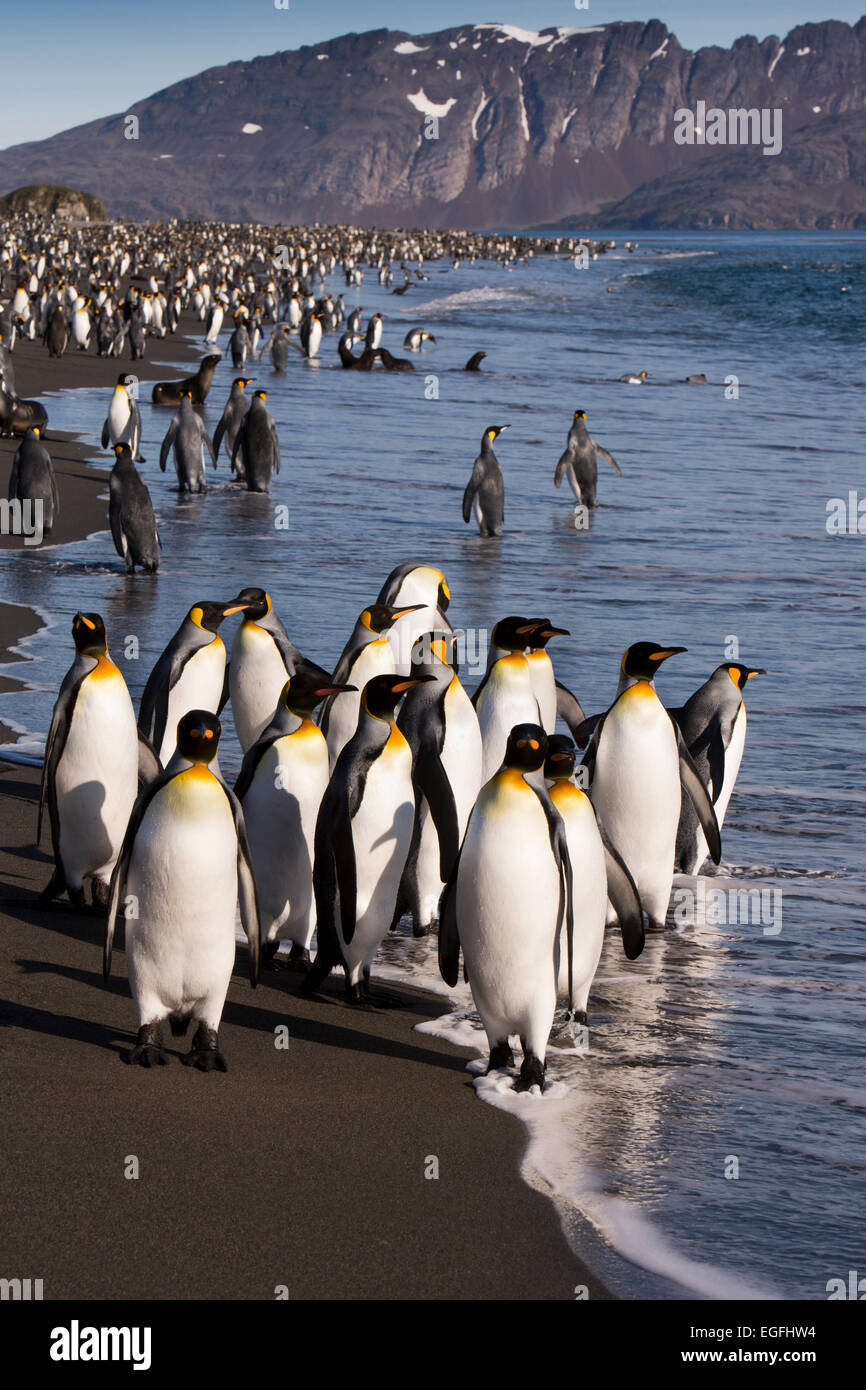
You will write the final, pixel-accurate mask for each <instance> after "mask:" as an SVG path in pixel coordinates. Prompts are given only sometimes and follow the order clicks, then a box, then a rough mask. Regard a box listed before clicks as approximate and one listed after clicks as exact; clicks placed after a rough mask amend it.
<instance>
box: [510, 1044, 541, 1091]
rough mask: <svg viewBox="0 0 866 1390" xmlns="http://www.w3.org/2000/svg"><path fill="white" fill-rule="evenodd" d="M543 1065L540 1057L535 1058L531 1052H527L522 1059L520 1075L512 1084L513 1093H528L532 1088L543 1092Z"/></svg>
mask: <svg viewBox="0 0 866 1390" xmlns="http://www.w3.org/2000/svg"><path fill="white" fill-rule="evenodd" d="M544 1072H545V1065H544V1062H542V1060H541V1058H540V1057H536V1056H534V1055H533V1053H531V1052H527V1053H526V1055H525V1056H524V1058H523V1066H522V1067H521V1068H520V1075H519V1076H518V1078H517V1080H516V1081H515V1083H514V1089H515V1091H529V1090H531V1089H532V1087H533V1086H537V1087H538V1088H539V1090H540V1091H543V1090H544Z"/></svg>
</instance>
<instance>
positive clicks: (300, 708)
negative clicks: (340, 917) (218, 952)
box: [235, 662, 346, 971]
mask: <svg viewBox="0 0 866 1390" xmlns="http://www.w3.org/2000/svg"><path fill="white" fill-rule="evenodd" d="M345 688H346V687H345V686H335V685H334V684H333V682H332V681H331V678H330V676H329V675H328V673H327V671H323V670H321V668H320V667H314V666H313V664H312V662H309V663H307V665H306V667H305V668H304V670H302V671H300V672H298V673H297V674H296V675H293V676H292V677H291V678H290V679H289V680H288V681H287V682H286V683H285V685H284V687H283V689H282V692H281V694H280V698H279V701H278V703H277V706H276V710H275V712H274V714H273V718H272V721H271V723H270V724H269V725H268V727H267V728H266V729H265V730H264V732H263V733H262V735H261V737H260V738H259V740H258V742H257V743H255V744H254V745H253V746H252V748H250V749H249V750H248V751H247V753H246V754H245V756H244V761H243V766H242V768H241V772H240V776H239V778H238V780H237V783H236V784H235V795H236V796H237V797H238V799H239V801H240V802H241V805H242V806H243V810H244V820H245V822H246V828H247V837H248V839H249V844H250V852H251V854H252V861H253V868H254V869H255V877H256V889H257V893H258V900H259V913H260V917H261V932H262V949H263V951H264V956H265V961H266V963H270V964H272V965H278V964H279V965H282V964H283V963H285V966H286V968H287V969H290V970H300V971H304V970H306V968H307V966H308V965H309V960H310V941H311V940H312V936H313V928H314V926H315V917H314V914H313V855H314V837H315V832H316V819H317V817H318V814H319V806H320V805H321V801H322V797H323V796H324V794H325V789H326V787H327V785H328V777H329V775H330V774H329V765H328V746H327V744H326V743H325V739H324V735H323V734H322V732H321V730H319V729H317V728H316V726H315V724H314V723H313V720H312V714H313V710H314V709H315V708H316V706H317V705H318V704H319V703H320V702H321V701H322V700H323V699H325V697H326V696H328V695H333V694H335V693H336V692H337V691H339V690H344V689H345ZM284 940H288V941H291V942H292V949H291V951H290V953H289V956H288V959H286V958H285V957H279V956H278V955H277V952H278V950H279V946H280V942H281V941H284Z"/></svg>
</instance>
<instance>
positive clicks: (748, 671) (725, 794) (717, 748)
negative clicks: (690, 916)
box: [670, 661, 767, 874]
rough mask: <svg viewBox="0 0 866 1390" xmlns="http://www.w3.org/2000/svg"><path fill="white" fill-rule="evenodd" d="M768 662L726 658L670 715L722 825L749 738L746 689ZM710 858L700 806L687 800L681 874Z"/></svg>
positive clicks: (680, 848) (682, 821)
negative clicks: (758, 663) (753, 663)
mask: <svg viewBox="0 0 866 1390" xmlns="http://www.w3.org/2000/svg"><path fill="white" fill-rule="evenodd" d="M766 674H767V673H766V671H765V670H764V669H763V667H760V666H758V667H750V666H743V665H742V664H741V663H740V662H739V661H726V662H725V663H724V664H723V665H722V666H717V667H716V669H715V671H714V672H713V674H712V675H711V676H710V679H709V680H708V681H705V683H704V684H703V685H702V686H701V688H700V689H699V690H696V691H695V693H694V695H692V697H691V699H689V700H687V701H686V703H685V704H684V705H683V707H682V709H672V710H671V711H670V714H671V715H672V717H673V718H674V719H675V720H676V722H677V724H678V725H679V727H680V729H681V731H682V735H683V738H684V739H685V741H686V747H687V748H688V750H689V752H690V753H691V755H692V758H693V759H694V763H695V767H696V768H697V769H698V772H699V773H700V775H701V777H702V779H703V783H704V786H705V787H706V788H707V790H708V791H709V793H710V796H711V797H712V800H713V807H714V809H715V812H716V820H717V821H718V823H719V830H721V828H722V826H723V825H724V823H725V814H726V812H727V809H728V802H729V801H730V799H731V793H732V791H733V790H734V783H735V782H736V780H737V773H738V772H739V770H740V762H741V760H742V757H743V748H744V747H745V743H746V705H745V701H744V700H743V691H744V690H745V688H746V682H747V681H750V680H751V679H752V677H753V676H765V675H766ZM706 857H707V840H706V836H705V835H704V832H703V830H702V829H701V826H700V824H699V823H698V818H697V815H696V814H695V809H694V807H693V805H692V803H691V801H690V800H689V799H688V798H684V799H683V807H682V811H681V813H680V825H679V830H678V831H677V852H676V861H675V866H676V868H677V870H678V872H679V873H683V874H696V873H697V872H698V869H699V868H700V867H701V865H702V864H703V862H704V860H705V859H706Z"/></svg>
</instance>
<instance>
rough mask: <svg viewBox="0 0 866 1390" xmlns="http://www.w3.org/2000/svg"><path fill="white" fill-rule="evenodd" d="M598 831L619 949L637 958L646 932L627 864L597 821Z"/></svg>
mask: <svg viewBox="0 0 866 1390" xmlns="http://www.w3.org/2000/svg"><path fill="white" fill-rule="evenodd" d="M596 822H597V824H598V833H599V834H600V836H601V843H602V844H603V846H604V862H605V867H606V869H607V896H608V899H609V900H610V905H611V907H612V908H613V910H614V912H615V913H616V915H617V917H618V918H619V929H620V931H621V933H622V945H623V950H624V951H625V953H626V956H627V957H628V959H629V960H637V958H638V956H639V955H640V953H641V951H642V950H643V948H644V942H645V940H646V933H645V931H644V924H643V909H642V908H641V901H640V895H639V893H638V891H637V887H636V885H635V881H634V879H633V878H632V876H631V873H630V872H629V868H628V865H627V864H626V862H625V860H624V859H623V857H622V855H621V854H620V853H619V851H618V850H616V849H615V848H614V846H613V845H612V844H611V842H610V840H609V839H608V838H607V834H606V833H605V829H604V826H603V825H602V824H601V822H600V821H599V820H598V816H597V815H596Z"/></svg>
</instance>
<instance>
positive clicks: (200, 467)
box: [159, 391, 217, 492]
mask: <svg viewBox="0 0 866 1390" xmlns="http://www.w3.org/2000/svg"><path fill="white" fill-rule="evenodd" d="M172 449H174V465H175V469H176V471H177V486H178V490H179V491H180V492H207V481H206V478H205V463H204V455H205V452H207V453H208V454H209V455H210V461H211V463H212V464H213V466H214V468H216V466H217V462H216V458H215V456H214V451H213V445H212V444H211V442H210V436H209V435H208V432H207V430H206V429H205V427H204V422H203V421H202V419H201V417H200V416H198V415H196V413H195V410H194V409H193V404H192V395H191V393H190V392H189V391H187V392H185V394H184V396H183V399H182V400H181V403H180V408H179V410H178V412H177V414H176V415H175V416H174V418H173V420H172V422H171V424H170V425H169V427H168V433H167V434H166V436H165V439H164V440H163V441H162V448H161V449H160V451H159V466H160V469H161V470H162V472H163V473H164V472H165V466H166V464H167V463H168V456H169V454H170V453H171V451H172Z"/></svg>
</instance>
